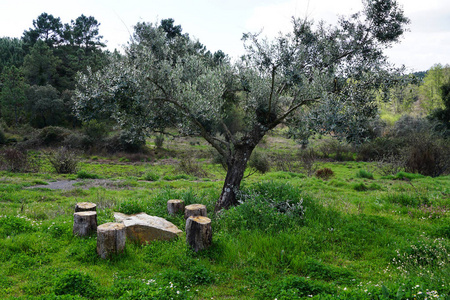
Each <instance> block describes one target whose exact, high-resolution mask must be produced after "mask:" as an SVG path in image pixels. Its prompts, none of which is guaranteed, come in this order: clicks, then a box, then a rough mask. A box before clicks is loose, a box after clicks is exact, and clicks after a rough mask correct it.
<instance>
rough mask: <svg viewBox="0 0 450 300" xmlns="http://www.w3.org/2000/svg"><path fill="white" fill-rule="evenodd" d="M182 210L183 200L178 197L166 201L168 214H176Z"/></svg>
mask: <svg viewBox="0 0 450 300" xmlns="http://www.w3.org/2000/svg"><path fill="white" fill-rule="evenodd" d="M180 211H181V212H184V201H183V200H179V199H173V200H169V201H167V212H168V213H169V215H176V214H177V213H179V212H180Z"/></svg>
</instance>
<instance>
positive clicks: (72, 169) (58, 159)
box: [47, 147, 80, 174]
mask: <svg viewBox="0 0 450 300" xmlns="http://www.w3.org/2000/svg"><path fill="white" fill-rule="evenodd" d="M47 158H48V161H49V162H50V164H51V165H52V166H53V168H54V169H55V171H56V172H57V173H58V174H74V173H76V172H77V169H78V163H79V161H80V159H79V157H78V155H77V154H76V153H75V152H74V151H72V150H69V149H67V148H66V147H61V148H58V149H57V150H53V151H50V152H48V153H47Z"/></svg>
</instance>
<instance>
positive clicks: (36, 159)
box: [0, 147, 41, 172]
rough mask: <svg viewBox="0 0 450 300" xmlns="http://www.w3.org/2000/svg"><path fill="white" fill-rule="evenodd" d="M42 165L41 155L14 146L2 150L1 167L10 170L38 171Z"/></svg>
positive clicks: (0, 154)
mask: <svg viewBox="0 0 450 300" xmlns="http://www.w3.org/2000/svg"><path fill="white" fill-rule="evenodd" d="M40 166H41V160H40V156H39V155H37V154H35V153H32V152H29V151H24V150H19V149H17V148H14V147H7V148H3V149H2V150H1V151H0V169H2V170H6V171H9V172H38V171H39V169H40Z"/></svg>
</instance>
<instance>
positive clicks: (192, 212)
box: [184, 204, 207, 220]
mask: <svg viewBox="0 0 450 300" xmlns="http://www.w3.org/2000/svg"><path fill="white" fill-rule="evenodd" d="M196 216H202V217H206V216H207V215H206V206H205V205H203V204H191V205H188V206H186V207H185V208H184V218H185V219H186V220H187V219H188V218H189V217H196Z"/></svg>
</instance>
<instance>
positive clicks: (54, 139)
mask: <svg viewBox="0 0 450 300" xmlns="http://www.w3.org/2000/svg"><path fill="white" fill-rule="evenodd" d="M69 134H70V130H68V129H66V128H63V127H57V126H48V127H45V128H42V129H41V131H40V132H39V134H38V136H37V138H38V140H39V142H40V144H42V145H44V146H55V145H58V144H61V143H62V142H63V141H64V139H65V138H66V137H67V136H68V135H69Z"/></svg>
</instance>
